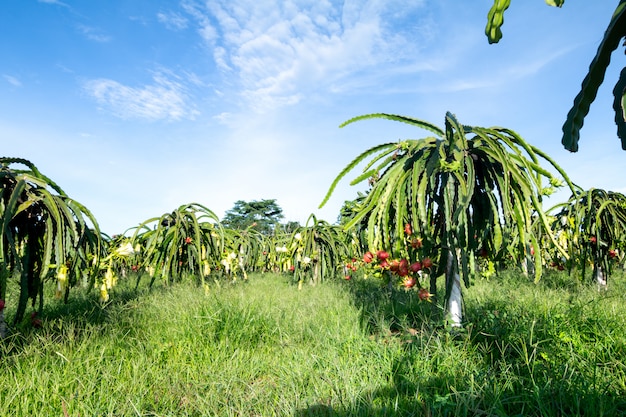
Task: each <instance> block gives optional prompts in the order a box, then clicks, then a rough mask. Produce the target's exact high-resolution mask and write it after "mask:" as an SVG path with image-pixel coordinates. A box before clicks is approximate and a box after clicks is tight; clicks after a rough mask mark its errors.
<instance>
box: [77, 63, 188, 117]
mask: <svg viewBox="0 0 626 417" xmlns="http://www.w3.org/2000/svg"><path fill="white" fill-rule="evenodd" d="M153 81H154V83H153V84H151V85H146V86H141V87H129V86H126V85H123V84H121V83H119V82H117V81H114V80H110V79H104V78H100V79H96V80H90V81H87V82H85V83H84V85H83V89H84V90H85V91H86V92H87V94H89V95H90V96H92V97H93V98H95V99H96V101H97V102H98V103H99V104H100V105H101V106H103V108H104V109H106V110H107V111H109V112H111V113H112V114H114V115H115V116H117V117H120V118H123V119H145V120H182V119H192V120H193V119H194V118H195V116H197V115H198V111H197V110H195V108H193V106H192V105H190V104H189V103H188V102H189V101H190V99H189V96H188V94H187V89H186V87H185V86H184V85H183V83H182V82H181V81H180V80H176V79H175V78H173V77H170V78H167V77H166V76H165V74H163V73H159V74H156V75H155V76H154V77H153Z"/></svg>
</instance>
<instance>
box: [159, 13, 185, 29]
mask: <svg viewBox="0 0 626 417" xmlns="http://www.w3.org/2000/svg"><path fill="white" fill-rule="evenodd" d="M157 19H158V20H159V22H161V23H163V24H164V25H165V27H166V28H168V29H170V30H183V29H186V28H187V25H188V23H189V21H188V20H187V18H185V17H184V16H182V15H180V14H178V13H174V12H167V13H163V12H160V13H157Z"/></svg>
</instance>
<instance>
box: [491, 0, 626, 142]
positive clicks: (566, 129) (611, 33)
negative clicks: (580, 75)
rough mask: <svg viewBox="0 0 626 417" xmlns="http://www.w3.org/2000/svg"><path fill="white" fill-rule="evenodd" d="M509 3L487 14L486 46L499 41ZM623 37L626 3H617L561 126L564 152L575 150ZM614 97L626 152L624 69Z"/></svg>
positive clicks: (557, 1) (553, 0) (554, 0)
mask: <svg viewBox="0 0 626 417" xmlns="http://www.w3.org/2000/svg"><path fill="white" fill-rule="evenodd" d="M564 2H565V1H564V0H546V3H547V4H548V5H550V6H556V7H561V6H562V5H563V3H564ZM509 4H510V0H494V3H493V6H492V7H491V8H490V10H489V13H488V14H487V26H486V28H485V34H486V35H487V39H488V41H489V43H497V42H498V41H500V39H501V38H502V31H501V27H502V25H503V24H504V11H505V10H506V9H507V8H508V7H509ZM625 36H626V0H620V1H619V4H618V5H617V7H616V9H615V11H614V12H613V16H612V17H611V21H610V22H609V25H608V26H607V28H606V30H605V32H604V37H603V38H602V41H601V42H600V44H599V46H598V51H597V52H596V55H595V56H594V58H593V60H592V61H591V64H590V65H589V71H588V72H587V75H586V76H585V78H584V79H583V82H582V86H581V90H580V92H579V93H578V94H577V95H576V98H575V99H574V104H573V105H572V108H571V109H570V111H569V112H568V114H567V118H566V120H565V123H564V124H563V137H562V139H561V143H562V144H563V146H564V147H565V149H567V150H569V151H571V152H577V151H578V142H579V140H580V130H581V129H582V127H583V123H584V121H585V117H586V116H587V114H588V113H589V108H590V107H591V103H593V101H594V100H595V98H596V95H597V94H598V89H599V88H600V85H602V83H603V82H604V76H605V74H606V69H607V68H608V66H609V64H610V62H611V55H612V54H613V52H614V51H615V50H616V49H617V47H618V46H619V43H620V42H621V41H622V39H623V38H624V37H625ZM613 96H614V100H613V110H614V111H615V123H616V125H617V136H618V137H619V138H620V139H621V142H622V149H624V150H626V68H624V69H623V70H622V72H621V74H620V77H619V79H618V81H617V83H616V84H615V87H614V89H613Z"/></svg>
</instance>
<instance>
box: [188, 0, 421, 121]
mask: <svg viewBox="0 0 626 417" xmlns="http://www.w3.org/2000/svg"><path fill="white" fill-rule="evenodd" d="M421 5H422V2H412V4H411V5H407V4H406V2H400V1H386V2H383V1H380V0H376V1H375V0H364V1H357V2H350V3H345V4H344V3H340V2H331V1H317V2H309V1H299V0H291V1H285V2H281V4H280V5H279V6H277V5H276V4H275V3H266V2H259V1H254V0H248V1H239V2H237V3H236V4H235V3H233V2H230V1H226V0H218V1H215V2H209V3H207V4H206V5H205V6H201V5H199V4H198V3H192V2H190V1H187V2H185V3H184V10H185V12H186V13H188V14H189V15H190V16H192V17H193V19H194V20H195V22H196V25H197V27H198V29H197V30H198V33H199V34H200V36H201V37H202V38H203V40H204V42H205V43H206V44H207V45H209V46H210V48H211V50H212V51H213V56H214V59H215V62H216V63H217V65H218V66H219V68H220V69H221V70H222V71H223V72H224V73H225V74H226V75H228V76H232V75H234V76H236V79H237V80H238V83H239V86H240V94H241V96H242V97H244V98H245V99H246V100H247V102H248V103H251V104H253V107H256V108H257V109H263V108H273V107H279V106H282V105H286V104H293V103H297V102H299V101H301V100H303V99H304V98H305V97H307V96H308V95H311V94H316V93H319V92H320V91H321V90H327V91H331V86H336V85H337V84H341V82H342V80H345V79H347V78H348V77H354V76H356V77H358V76H359V74H360V73H362V72H363V71H364V70H365V69H367V70H369V71H380V72H384V71H386V70H388V69H390V68H393V67H396V66H398V65H405V64H407V63H408V62H409V60H410V59H414V58H415V51H416V49H415V44H416V42H415V41H416V38H417V39H418V40H419V38H420V36H427V34H424V33H422V32H423V31H422V29H420V28H419V25H413V26H411V27H412V28H413V29H414V30H410V31H409V32H399V31H398V30H397V27H398V26H399V25H398V23H399V21H400V20H402V21H405V20H409V19H416V20H418V19H419V16H418V14H417V13H416V12H417V11H418V10H420V8H421Z"/></svg>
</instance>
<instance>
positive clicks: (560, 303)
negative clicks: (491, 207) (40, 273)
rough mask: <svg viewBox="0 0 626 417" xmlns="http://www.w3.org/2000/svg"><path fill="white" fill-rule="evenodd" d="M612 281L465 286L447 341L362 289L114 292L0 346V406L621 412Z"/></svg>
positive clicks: (400, 299)
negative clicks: (103, 302) (458, 325)
mask: <svg viewBox="0 0 626 417" xmlns="http://www.w3.org/2000/svg"><path fill="white" fill-rule="evenodd" d="M615 283H616V284H615V287H614V288H611V289H609V290H608V291H607V292H601V293H599V292H598V291H595V290H594V289H593V288H590V287H588V286H583V285H582V284H580V282H577V281H572V280H571V279H569V278H568V277H567V275H566V274H565V273H552V272H550V273H548V274H547V275H546V277H544V279H543V280H542V281H541V282H540V283H539V284H536V285H535V284H532V283H530V282H529V281H528V280H527V279H526V278H525V277H522V276H520V275H516V274H510V275H508V276H507V279H506V280H501V281H497V282H493V281H484V280H478V281H477V282H476V285H474V286H473V287H472V288H471V289H469V290H468V291H467V294H466V297H467V298H468V299H469V300H470V301H471V302H470V303H468V310H467V318H468V321H469V323H470V324H469V325H468V326H467V327H466V331H465V332H464V333H460V334H458V335H456V336H451V335H450V334H449V333H448V332H442V331H440V330H439V329H437V328H436V324H433V323H432V321H431V320H430V313H429V309H427V308H423V307H424V306H423V304H420V303H419V301H418V300H416V297H415V295H414V294H412V293H404V292H401V291H398V292H397V294H396V293H394V294H393V296H390V295H389V292H388V290H387V289H384V288H380V287H379V286H377V285H376V284H375V283H374V282H372V281H368V280H361V281H351V282H333V283H329V284H328V285H323V286H316V287H309V286H306V287H304V288H303V289H302V291H295V290H294V287H293V286H292V285H291V283H289V282H288V280H286V279H285V278H284V276H282V275H279V274H265V275H255V276H254V279H250V280H249V282H248V283H247V284H246V285H233V286H222V287H221V288H218V287H217V286H212V287H211V290H210V292H209V293H208V295H205V294H204V293H203V292H199V291H197V288H196V286H195V285H190V284H187V283H183V284H181V285H178V286H175V287H169V288H162V287H161V286H155V287H154V288H153V289H152V290H151V291H150V292H146V291H144V290H143V289H141V290H140V291H139V292H137V293H133V291H132V289H129V288H126V289H122V288H120V297H117V298H116V300H115V301H114V302H112V304H111V305H109V306H108V307H107V309H106V310H104V309H102V308H101V306H100V304H99V303H98V301H97V297H95V296H94V295H93V294H80V295H79V298H78V299H77V301H78V302H77V303H75V304H73V305H71V306H68V305H63V304H61V303H56V304H50V305H48V306H47V307H46V309H45V310H44V315H43V319H44V320H43V326H42V328H41V329H34V330H32V331H30V332H26V333H25V334H23V335H21V336H19V337H16V336H13V337H11V338H10V339H8V340H6V341H5V343H3V344H0V372H1V373H2V375H3V378H0V393H1V394H0V398H1V399H2V405H3V410H11V413H13V414H15V415H29V416H49V415H81V416H83V415H101V416H118V415H190V416H191V415H194V416H195V415H220V416H222V415H224V416H235V415H242V414H246V415H263V416H265V415H283V416H310V415H323V416H330V415H332V416H340V417H348V416H391V415H407V416H408V415H428V416H452V415H467V416H469V415H493V416H505V415H541V416H564V415H585V416H596V415H598V416H599V415H621V414H624V412H626V400H624V398H626V388H625V387H626V372H625V369H624V360H625V358H626V356H625V355H626V338H625V337H624V332H623V329H624V326H626V314H624V294H625V293H626V292H625V289H626V288H625V281H624V277H623V276H622V275H618V276H616V278H615ZM124 285H126V284H124V283H120V286H122V287H123V286H124ZM15 381H19V383H16V382H15ZM51 387H52V388H51Z"/></svg>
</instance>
